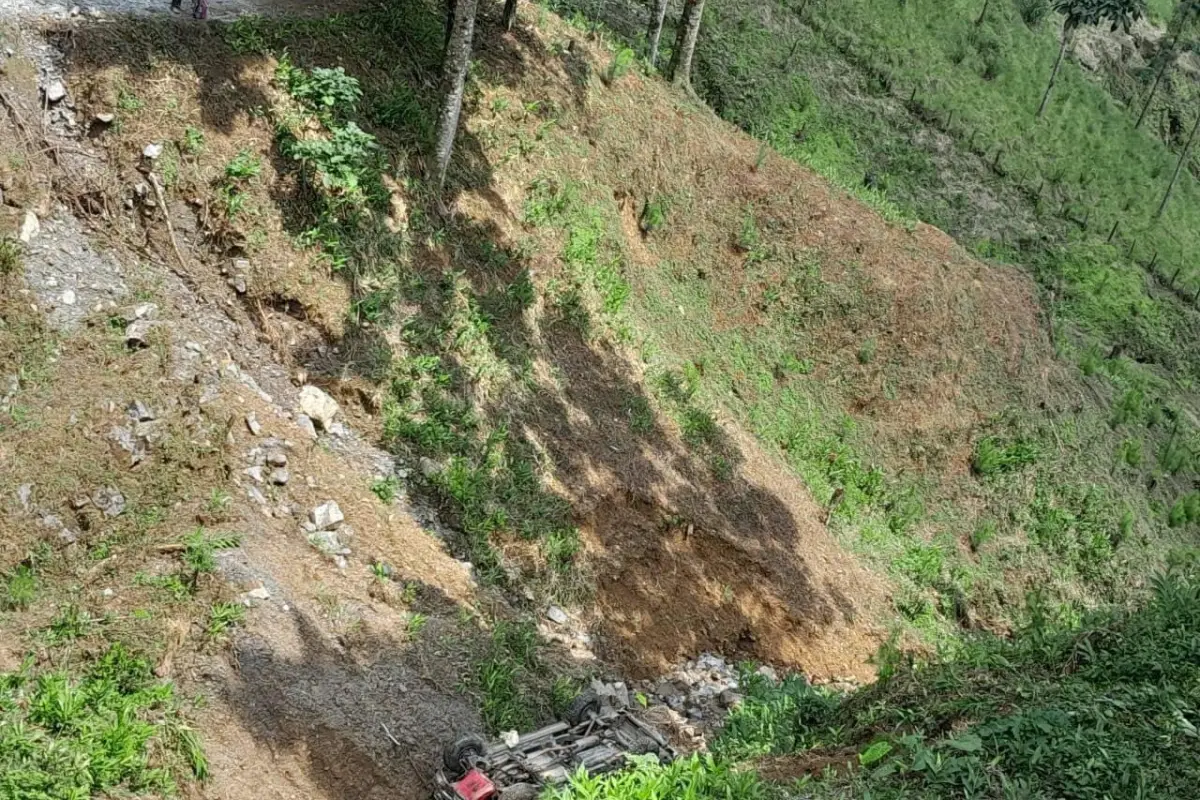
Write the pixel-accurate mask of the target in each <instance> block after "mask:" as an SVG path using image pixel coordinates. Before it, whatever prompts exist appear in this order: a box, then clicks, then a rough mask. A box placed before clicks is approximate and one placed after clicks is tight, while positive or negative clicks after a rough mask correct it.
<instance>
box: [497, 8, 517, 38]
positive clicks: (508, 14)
mask: <svg viewBox="0 0 1200 800" xmlns="http://www.w3.org/2000/svg"><path fill="white" fill-rule="evenodd" d="M516 21H517V0H504V16H503V17H502V18H501V20H500V22H501V24H502V25H504V30H506V31H511V30H512V29H513V23H515V22H516Z"/></svg>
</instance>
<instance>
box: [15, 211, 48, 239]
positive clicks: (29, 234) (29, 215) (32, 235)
mask: <svg viewBox="0 0 1200 800" xmlns="http://www.w3.org/2000/svg"><path fill="white" fill-rule="evenodd" d="M41 232H42V223H40V222H38V218H37V214H34V213H33V212H32V211H26V212H25V219H24V220H23V221H22V222H21V229H20V231H19V232H18V233H17V238H18V239H20V240H21V241H22V242H24V243H25V244H29V243H30V242H32V241H33V240H34V239H36V238H37V237H38V234H39V233H41Z"/></svg>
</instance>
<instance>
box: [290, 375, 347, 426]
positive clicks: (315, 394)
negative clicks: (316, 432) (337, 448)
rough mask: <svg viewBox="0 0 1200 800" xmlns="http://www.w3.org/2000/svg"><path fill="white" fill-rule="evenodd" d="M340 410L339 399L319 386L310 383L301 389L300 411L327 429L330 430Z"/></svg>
mask: <svg viewBox="0 0 1200 800" xmlns="http://www.w3.org/2000/svg"><path fill="white" fill-rule="evenodd" d="M340 410H341V409H340V408H339V406H338V404H337V401H336V400H334V399H333V398H332V397H330V396H329V395H327V394H325V392H323V391H321V390H320V389H318V388H317V387H315V386H311V385H310V386H305V387H304V388H303V389H301V390H300V411H301V412H303V413H304V414H305V415H306V416H307V417H308V418H309V419H311V420H312V421H313V422H315V423H316V424H317V425H319V426H321V427H322V428H324V429H325V430H329V426H330V425H332V424H333V418H334V417H335V416H337V413H338V411H340Z"/></svg>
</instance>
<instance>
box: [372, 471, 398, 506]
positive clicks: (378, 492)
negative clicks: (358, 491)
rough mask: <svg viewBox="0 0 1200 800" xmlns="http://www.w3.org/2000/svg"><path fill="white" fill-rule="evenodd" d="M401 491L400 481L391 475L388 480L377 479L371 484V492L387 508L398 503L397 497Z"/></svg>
mask: <svg viewBox="0 0 1200 800" xmlns="http://www.w3.org/2000/svg"><path fill="white" fill-rule="evenodd" d="M399 490H400V479H399V478H397V477H396V476H395V475H389V476H387V477H386V478H376V479H375V480H374V481H372V482H371V492H372V493H373V494H374V495H375V496H376V497H378V498H379V502H381V503H383V504H384V505H385V506H390V505H391V504H392V503H394V502H396V496H397V494H398V492H399Z"/></svg>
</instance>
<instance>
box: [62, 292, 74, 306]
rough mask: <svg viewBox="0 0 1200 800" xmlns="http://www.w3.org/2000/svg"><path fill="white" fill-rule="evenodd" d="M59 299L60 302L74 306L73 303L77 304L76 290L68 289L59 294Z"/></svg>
mask: <svg viewBox="0 0 1200 800" xmlns="http://www.w3.org/2000/svg"><path fill="white" fill-rule="evenodd" d="M58 301H59V302H60V303H62V304H63V305H64V306H73V305H75V292H74V290H72V289H67V290H66V291H65V292H63V293H62V294H61V295H59V298H58Z"/></svg>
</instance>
